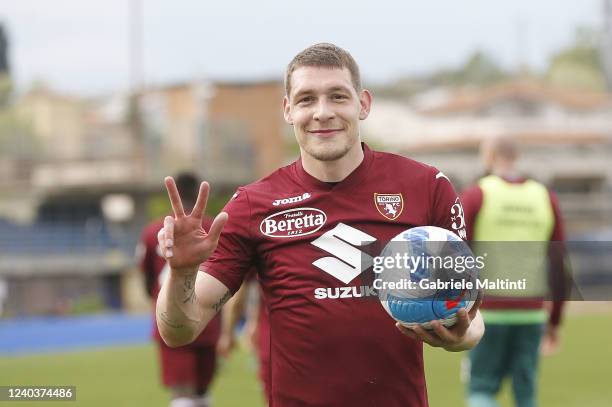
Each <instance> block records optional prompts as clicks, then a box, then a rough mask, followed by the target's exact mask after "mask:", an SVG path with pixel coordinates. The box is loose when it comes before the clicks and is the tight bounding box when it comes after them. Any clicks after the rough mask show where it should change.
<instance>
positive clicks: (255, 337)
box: [217, 270, 270, 402]
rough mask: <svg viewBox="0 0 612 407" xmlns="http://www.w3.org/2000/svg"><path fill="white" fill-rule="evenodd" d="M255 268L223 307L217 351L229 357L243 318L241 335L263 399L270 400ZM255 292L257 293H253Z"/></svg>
mask: <svg viewBox="0 0 612 407" xmlns="http://www.w3.org/2000/svg"><path fill="white" fill-rule="evenodd" d="M255 276H256V270H253V273H252V274H251V276H249V277H247V281H246V282H245V283H243V284H242V286H241V287H240V289H239V290H238V291H237V292H236V294H234V296H233V297H232V298H231V299H230V300H229V301H228V302H227V303H226V304H225V306H224V307H223V316H222V323H221V337H220V338H219V343H218V345H217V353H218V354H219V355H221V356H223V357H227V356H229V354H230V352H231V351H232V349H233V348H234V346H235V344H236V342H237V341H236V327H237V326H238V323H239V322H240V321H241V320H242V319H243V318H244V320H245V322H244V327H243V330H242V332H243V337H244V339H245V340H246V344H247V345H248V347H249V348H250V349H251V350H254V351H255V352H256V354H257V359H258V366H259V368H258V376H259V380H260V382H261V385H262V388H263V392H264V395H265V397H266V400H267V401H268V402H269V401H270V325H269V321H268V319H269V315H268V309H267V308H266V304H265V303H264V301H263V293H261V288H260V286H259V283H258V282H257V280H256V277H255ZM253 294H258V295H253Z"/></svg>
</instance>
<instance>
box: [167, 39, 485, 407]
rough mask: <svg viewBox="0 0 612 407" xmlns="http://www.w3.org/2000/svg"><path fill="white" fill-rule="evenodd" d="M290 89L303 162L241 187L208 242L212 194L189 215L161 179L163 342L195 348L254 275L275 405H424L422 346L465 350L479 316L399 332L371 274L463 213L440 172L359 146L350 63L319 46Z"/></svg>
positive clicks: (291, 118) (358, 96)
mask: <svg viewBox="0 0 612 407" xmlns="http://www.w3.org/2000/svg"><path fill="white" fill-rule="evenodd" d="M285 82H286V95H285V97H284V100H283V106H284V117H285V120H286V121H287V123H289V124H290V125H292V126H293V128H294V133H295V136H296V139H297V142H298V144H299V146H300V153H301V155H300V158H299V159H298V160H297V161H295V162H294V163H292V164H290V165H288V166H286V167H283V168H280V169H278V170H277V171H275V172H273V173H272V174H271V175H269V176H267V177H265V178H263V179H261V180H260V181H257V182H255V183H253V184H250V185H248V186H246V187H242V188H239V189H238V191H237V192H236V194H235V195H234V197H233V199H231V200H230V202H228V204H227V205H226V207H225V209H224V212H222V213H220V214H219V215H218V216H217V217H216V218H215V220H214V221H213V224H212V226H211V228H210V230H208V231H205V230H204V229H202V227H201V226H200V216H201V213H202V212H203V211H204V208H205V207H206V199H207V195H208V189H209V186H208V184H207V183H202V185H201V186H200V194H199V196H198V201H197V202H196V205H195V207H194V209H193V212H192V213H191V214H190V215H188V214H187V213H185V211H184V209H183V205H182V203H181V198H180V196H179V194H178V192H177V190H176V188H175V185H174V181H173V180H172V178H167V179H166V181H165V184H166V188H167V189H168V193H169V196H170V201H171V202H172V206H173V208H174V216H168V217H166V218H165V220H164V229H163V230H161V231H160V233H159V234H158V239H159V241H160V243H161V245H162V247H163V252H164V254H165V256H166V258H167V259H168V262H169V264H170V266H171V269H172V271H171V273H170V277H169V279H168V280H167V281H166V283H165V284H164V286H163V287H162V290H161V292H160V295H159V297H158V301H157V316H158V319H157V321H158V325H159V329H160V332H161V334H162V336H163V338H164V340H165V341H166V342H167V343H168V344H170V345H172V346H178V345H182V344H185V343H188V342H190V341H191V340H193V338H194V337H195V336H197V334H198V332H200V330H201V329H202V328H203V327H204V326H206V323H207V322H208V321H209V320H210V319H211V318H212V317H213V316H214V315H215V313H216V312H217V311H218V310H219V309H220V308H221V306H222V305H223V304H224V303H225V302H226V301H227V300H228V299H229V298H230V297H231V296H232V293H234V292H236V291H237V290H238V289H239V287H240V285H241V284H242V282H243V279H244V277H245V275H246V273H247V271H248V269H249V267H250V266H251V265H252V264H256V267H257V269H258V273H259V281H260V283H261V285H262V289H263V292H264V296H265V303H266V305H267V307H268V310H269V318H270V342H271V344H270V363H271V378H270V379H271V393H272V394H271V405H273V406H275V407H290V406H326V407H346V406H352V407H360V406H387V407H394V406H397V407H399V406H401V407H407V406H408V407H410V406H413V407H414V406H419V407H422V406H427V392H426V386H425V377H424V372H423V353H422V351H423V350H422V346H423V345H422V342H423V341H424V342H427V343H429V344H430V345H432V346H437V347H443V348H445V349H446V350H449V351H461V350H466V349H470V348H472V347H473V346H474V345H475V344H476V343H477V342H478V340H479V339H480V337H481V336H482V333H483V329H484V325H483V323H482V318H481V317H480V314H479V313H478V311H477V307H475V308H474V309H473V310H471V311H470V313H468V312H466V310H465V309H461V310H460V311H459V312H458V322H457V323H456V324H455V325H454V326H453V327H451V328H446V327H444V326H442V325H441V324H440V323H439V322H438V321H433V322H432V325H433V331H431V332H426V331H425V330H424V329H422V328H421V327H415V328H414V329H407V328H399V327H398V326H397V325H396V324H395V323H394V321H393V320H392V319H391V318H390V317H389V316H388V315H387V314H386V312H385V311H384V310H383V308H382V306H381V304H380V302H379V300H378V297H377V294H376V292H375V290H374V289H373V288H372V286H371V283H372V278H373V277H372V273H371V267H368V263H370V264H371V258H372V256H377V255H378V254H379V252H380V250H381V248H382V246H381V245H383V244H384V243H385V242H386V241H388V240H390V239H391V238H392V237H393V236H395V235H397V234H398V233H399V232H401V231H403V230H405V229H407V228H410V227H413V226H421V225H436V226H440V227H443V228H447V229H449V230H452V231H455V232H457V233H458V234H464V232H465V230H464V226H465V225H464V221H463V210H462V208H461V202H460V200H459V198H458V197H457V194H456V193H455V191H454V189H453V187H452V185H451V184H450V182H449V181H448V179H447V178H446V177H445V176H444V174H442V173H441V172H439V171H438V170H437V169H435V168H433V167H430V166H428V165H425V164H421V163H418V162H416V161H413V160H410V159H407V158H404V157H400V156H396V155H392V154H386V153H380V152H376V151H373V150H371V149H370V148H369V147H368V146H367V145H365V144H364V143H361V140H360V134H359V121H360V120H365V119H366V118H367V117H368V114H369V112H370V105H371V101H372V96H371V94H370V92H369V91H367V90H365V89H362V87H361V81H360V77H359V69H358V67H357V64H356V63H355V61H354V60H353V58H352V57H351V55H350V54H349V53H348V52H346V51H344V50H343V49H341V48H339V47H337V46H335V45H332V44H316V45H313V46H311V47H309V48H307V49H305V50H304V51H302V52H300V53H299V54H298V55H297V56H296V57H295V58H294V59H293V60H292V61H291V63H290V64H289V66H288V68H287V71H286V76H285ZM222 230H223V233H221V231H222ZM368 259H369V261H368ZM198 269H199V270H200V272H198Z"/></svg>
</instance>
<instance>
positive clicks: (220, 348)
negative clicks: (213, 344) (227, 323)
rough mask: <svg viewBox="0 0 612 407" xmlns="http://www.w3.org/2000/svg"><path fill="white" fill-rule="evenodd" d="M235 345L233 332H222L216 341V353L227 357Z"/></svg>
mask: <svg viewBox="0 0 612 407" xmlns="http://www.w3.org/2000/svg"><path fill="white" fill-rule="evenodd" d="M235 347H236V337H235V336H234V334H233V333H229V334H228V333H222V334H221V336H219V340H218V341H217V354H218V355H219V356H221V357H223V358H227V357H229V355H230V353H232V350H234V348H235Z"/></svg>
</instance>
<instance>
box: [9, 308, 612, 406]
mask: <svg viewBox="0 0 612 407" xmlns="http://www.w3.org/2000/svg"><path fill="white" fill-rule="evenodd" d="M461 357H462V355H461V354H452V353H448V352H444V351H440V350H437V349H431V348H427V349H426V353H425V359H426V366H427V382H428V392H429V399H430V405H431V406H432V407H438V406H460V405H462V400H463V390H462V385H461V384H460V381H459V364H460V359H461ZM611 362H612V315H611V314H594V315H571V316H568V317H567V319H566V323H565V325H564V328H563V331H562V348H561V352H560V353H558V354H556V355H554V356H551V357H548V358H545V359H543V362H542V366H541V367H542V374H541V375H540V379H541V380H540V401H541V406H542V407H585V406H588V407H604V406H605V407H607V406H610V405H612V386H610V384H609V377H610V370H611V369H610V364H611ZM255 377H256V363H255V360H254V359H253V358H252V357H251V356H250V355H249V354H246V353H245V352H242V351H239V352H236V353H235V354H234V356H233V357H232V358H231V359H230V360H228V361H227V362H225V363H223V365H222V366H221V370H220V374H219V376H218V379H217V380H216V382H215V384H214V388H213V397H214V401H215V406H216V407H243V406H248V407H260V406H264V403H263V400H262V396H261V393H260V391H259V385H258V383H257V381H256V380H255ZM158 382H159V380H158V368H157V359H156V353H155V349H154V347H153V346H152V345H142V346H130V347H113V348H105V349H99V350H91V351H84V352H70V353H55V354H46V355H33V356H20V357H3V358H1V359H0V384H1V385H9V384H13V385H42V384H46V385H75V386H76V387H77V402H64V403H62V402H54V403H52V405H53V406H62V405H66V406H76V405H78V406H87V407H90V406H91V407H97V406H100V407H101V406H105V407H107V406H166V405H167V404H168V401H169V399H168V395H167V393H166V392H165V391H164V390H163V389H162V388H161V387H160V386H159V385H158ZM506 387H508V386H506ZM501 400H502V406H511V403H510V400H511V399H510V395H509V392H508V391H507V388H506V389H505V391H504V392H503V394H502V397H501ZM2 405H7V406H8V405H19V406H22V407H26V406H39V405H41V403H40V402H20V403H18V404H15V403H12V404H11V403H9V402H0V406H2ZM42 405H45V404H44V403H43V404H42Z"/></svg>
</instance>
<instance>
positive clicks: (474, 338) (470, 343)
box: [444, 311, 485, 352]
mask: <svg viewBox="0 0 612 407" xmlns="http://www.w3.org/2000/svg"><path fill="white" fill-rule="evenodd" d="M484 331H485V326H484V321H483V319H482V316H481V315H480V311H478V312H477V313H476V315H475V316H474V319H473V320H472V322H471V323H470V326H469V327H468V329H467V331H466V332H465V335H464V337H463V340H462V341H461V342H460V343H458V344H456V345H453V346H449V347H445V348H444V349H446V350H447V351H449V352H462V351H464V350H470V349H472V348H473V347H474V346H476V345H478V342H480V339H481V338H482V335H484Z"/></svg>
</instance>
